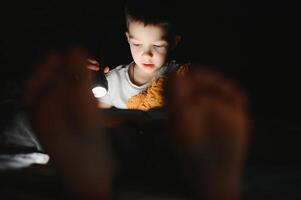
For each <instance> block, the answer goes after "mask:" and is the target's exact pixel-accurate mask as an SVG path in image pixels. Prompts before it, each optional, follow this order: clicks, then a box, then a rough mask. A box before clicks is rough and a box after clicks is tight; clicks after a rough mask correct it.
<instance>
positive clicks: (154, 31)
mask: <svg viewBox="0 0 301 200" xmlns="http://www.w3.org/2000/svg"><path fill="white" fill-rule="evenodd" d="M126 36H127V39H128V42H129V45H130V49H131V53H132V57H133V59H134V61H135V63H136V65H137V67H139V68H141V69H143V70H144V71H145V72H154V71H156V70H158V69H159V68H161V67H162V66H163V65H164V63H165V62H166V59H167V54H168V49H169V43H168V42H167V40H166V31H165V29H164V28H163V27H162V26H160V25H146V26H145V25H144V24H143V23H141V22H130V23H129V26H128V32H126Z"/></svg>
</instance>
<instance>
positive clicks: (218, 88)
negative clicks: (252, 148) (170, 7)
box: [167, 69, 249, 199]
mask: <svg viewBox="0 0 301 200" xmlns="http://www.w3.org/2000/svg"><path fill="white" fill-rule="evenodd" d="M168 86H169V90H168V91H169V92H168V95H167V98H168V99H167V100H168V103H167V107H168V111H169V120H170V126H171V127H172V129H173V133H174V134H176V135H175V136H176V137H175V138H176V144H177V146H178V150H179V153H180V155H181V156H182V159H183V163H184V165H185V169H186V170H187V171H188V174H189V176H190V177H191V179H190V180H192V181H193V183H194V186H193V187H195V189H196V191H197V193H199V194H198V195H199V196H201V197H202V198H204V199H239V179H240V171H241V167H242V164H243V160H244V156H245V152H246V147H247V139H248V132H249V118H248V117H249V116H248V112H247V102H246V97H245V96H244V95H243V94H242V92H241V91H240V90H239V88H238V87H237V86H236V85H235V83H233V82H232V81H230V80H227V79H225V78H223V77H222V76H221V75H219V74H217V73H215V72H212V71H208V70H199V69H192V70H191V71H190V72H189V73H188V74H187V75H185V76H179V75H173V76H171V78H170V79H169V84H168Z"/></svg>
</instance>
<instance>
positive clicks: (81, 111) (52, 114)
mask: <svg viewBox="0 0 301 200" xmlns="http://www.w3.org/2000/svg"><path fill="white" fill-rule="evenodd" d="M86 61H87V57H86V54H85V52H84V51H83V50H82V49H80V48H77V47H74V48H70V49H69V50H66V51H64V52H60V53H58V52H52V53H48V54H47V55H45V56H44V58H41V59H40V61H39V62H38V63H37V65H36V68H35V71H33V72H32V74H31V76H30V77H29V78H28V81H27V83H26V91H25V96H24V102H25V105H26V108H27V110H28V113H29V116H30V119H31V123H32V127H33V129H34V131H35V133H36V134H37V136H38V138H39V140H40V142H41V144H42V146H43V148H44V150H45V151H46V152H47V153H49V154H50V160H52V161H53V162H54V165H55V166H56V167H57V168H58V170H59V171H60V172H61V173H62V175H63V176H65V178H66V180H67V181H68V183H69V184H70V185H71V186H72V187H73V188H72V189H73V191H75V195H80V198H83V199H108V198H109V196H110V184H111V183H110V181H111V173H112V169H111V167H112V165H111V157H110V156H109V155H110V152H109V151H108V148H107V143H106V140H105V136H104V134H103V130H102V127H101V124H100V122H101V116H100V114H99V111H98V110H97V108H96V104H97V102H96V100H95V98H94V97H93V95H92V92H91V75H90V72H89V70H87V69H86V67H85V66H86V64H87V63H86Z"/></svg>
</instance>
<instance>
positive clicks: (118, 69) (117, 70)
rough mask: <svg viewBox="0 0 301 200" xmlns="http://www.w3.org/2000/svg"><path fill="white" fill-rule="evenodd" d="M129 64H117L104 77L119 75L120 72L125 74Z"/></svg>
mask: <svg viewBox="0 0 301 200" xmlns="http://www.w3.org/2000/svg"><path fill="white" fill-rule="evenodd" d="M129 65H130V64H122V65H118V66H117V67H115V68H114V69H112V70H110V71H109V72H108V73H107V74H106V77H107V78H110V77H116V76H119V75H121V74H125V73H126V72H127V70H128V67H129Z"/></svg>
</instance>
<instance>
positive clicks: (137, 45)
mask: <svg viewBox="0 0 301 200" xmlns="http://www.w3.org/2000/svg"><path fill="white" fill-rule="evenodd" d="M133 46H136V47H139V46H141V44H135V43H133Z"/></svg>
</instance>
